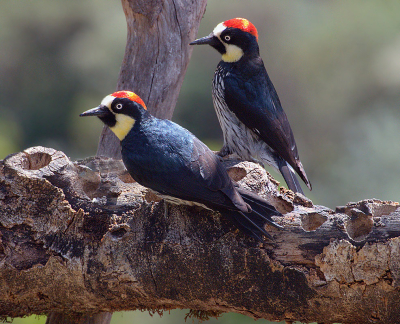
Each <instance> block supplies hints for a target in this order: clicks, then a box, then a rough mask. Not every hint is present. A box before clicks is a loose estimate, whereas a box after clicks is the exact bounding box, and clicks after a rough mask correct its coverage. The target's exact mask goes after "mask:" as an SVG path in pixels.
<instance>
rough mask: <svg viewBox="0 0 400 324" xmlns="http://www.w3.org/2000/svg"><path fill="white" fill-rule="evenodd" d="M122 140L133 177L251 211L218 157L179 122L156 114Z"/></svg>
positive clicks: (159, 189) (177, 192) (213, 203)
mask: <svg viewBox="0 0 400 324" xmlns="http://www.w3.org/2000/svg"><path fill="white" fill-rule="evenodd" d="M146 126H147V127H146V128H145V129H144V130H142V131H141V132H140V133H137V134H133V133H132V134H129V136H130V138H129V140H127V141H125V140H124V141H123V142H122V157H123V160H124V163H125V165H126V167H127V169H128V171H129V173H130V174H131V175H132V177H133V178H134V179H135V180H136V181H137V182H139V183H140V184H142V185H143V186H145V187H148V188H151V189H153V190H155V191H157V192H159V193H161V194H165V195H169V196H173V197H176V198H179V199H183V200H188V201H195V202H199V203H203V204H205V205H207V206H214V207H223V208H229V209H238V210H241V211H244V212H247V211H248V206H247V204H246V203H245V202H244V201H243V199H242V198H241V197H240V195H239V194H238V193H237V192H236V190H235V189H234V187H233V183H232V181H231V179H230V178H229V176H228V174H227V172H226V170H225V168H224V167H223V165H222V164H221V162H220V161H219V159H218V157H217V156H216V155H215V154H214V153H213V152H212V151H211V150H210V149H209V148H208V147H207V146H206V145H205V144H203V143H202V142H201V141H200V140H198V139H197V138H196V137H195V136H194V135H193V134H192V133H190V132H189V131H187V130H186V129H184V128H182V127H180V126H179V125H177V124H175V123H173V122H171V121H168V120H160V119H157V118H154V119H152V120H151V123H150V122H149V123H148V125H146Z"/></svg>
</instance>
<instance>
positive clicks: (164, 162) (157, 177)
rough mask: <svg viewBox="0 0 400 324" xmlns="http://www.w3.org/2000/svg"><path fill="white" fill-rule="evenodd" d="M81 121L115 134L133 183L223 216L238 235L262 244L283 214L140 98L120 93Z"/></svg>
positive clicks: (180, 128) (212, 154)
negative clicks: (95, 121) (92, 120)
mask: <svg viewBox="0 0 400 324" xmlns="http://www.w3.org/2000/svg"><path fill="white" fill-rule="evenodd" d="M80 116H98V117H99V118H100V119H101V120H102V121H103V122H104V124H106V125H107V126H108V127H110V129H111V130H112V131H113V132H114V133H115V135H117V137H118V138H119V139H120V141H121V146H122V160H123V162H124V164H125V166H126V168H127V170H128V172H129V174H130V175H131V176H132V178H133V179H134V180H135V181H137V182H138V183H140V184H141V185H143V186H145V187H147V188H150V189H151V190H152V191H154V192H156V194H158V195H159V196H160V197H161V198H163V199H165V200H166V201H168V202H170V203H173V204H188V205H200V206H202V207H205V208H207V209H212V210H216V211H219V212H220V213H221V214H222V215H223V216H225V217H227V218H228V219H229V220H231V221H232V222H233V223H234V224H235V225H236V226H237V227H238V228H239V229H240V230H242V231H243V232H245V233H246V234H248V235H250V236H252V237H254V238H255V239H257V240H258V241H262V235H265V236H266V237H268V238H271V236H270V235H269V234H268V233H267V232H266V231H265V229H264V225H265V224H266V223H268V224H270V225H272V226H275V227H278V228H281V226H280V225H278V224H276V223H275V222H274V221H273V220H272V218H271V216H273V215H276V216H278V215H281V214H280V213H279V212H278V211H277V210H276V209H275V208H274V207H273V206H271V205H270V204H268V202H267V201H266V200H264V199H262V198H261V197H259V196H257V195H256V194H254V193H251V192H249V191H246V190H244V189H242V188H239V187H238V185H237V184H236V183H234V182H233V181H232V180H231V178H230V177H229V176H228V173H227V172H226V170H225V168H224V166H223V165H222V163H221V162H220V160H219V158H218V156H217V155H215V154H214V153H213V152H212V151H211V150H210V149H209V148H208V147H207V146H206V145H205V144H204V143H202V142H201V141H200V140H199V139H197V138H196V137H195V136H194V135H193V134H192V133H190V132H189V131H188V130H186V129H185V128H182V127H181V126H179V125H177V124H175V123H174V122H172V121H170V120H164V119H158V118H156V117H154V116H152V115H151V114H150V113H149V112H148V111H147V109H146V106H145V104H144V102H143V101H142V99H140V97H139V96H137V95H136V94H135V93H133V92H130V91H117V92H114V93H113V94H111V95H108V96H106V97H105V98H104V99H103V101H102V102H101V104H100V105H99V106H98V107H96V108H93V109H90V110H88V111H85V112H84V113H82V114H80Z"/></svg>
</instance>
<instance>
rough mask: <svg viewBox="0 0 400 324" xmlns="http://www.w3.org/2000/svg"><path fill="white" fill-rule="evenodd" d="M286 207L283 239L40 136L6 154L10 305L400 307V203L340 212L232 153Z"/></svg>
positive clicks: (366, 310) (364, 312)
mask: <svg viewBox="0 0 400 324" xmlns="http://www.w3.org/2000/svg"><path fill="white" fill-rule="evenodd" d="M225 164H226V166H227V168H228V169H229V173H230V175H231V176H232V177H233V178H234V179H235V180H237V181H238V182H239V183H240V185H242V186H244V187H247V188H249V189H251V190H253V191H255V192H257V193H259V194H260V195H262V196H263V197H265V198H266V199H268V200H269V201H270V202H271V203H272V204H273V205H275V206H276V207H277V209H278V210H279V211H281V212H282V213H284V216H283V217H277V218H276V219H275V220H276V221H277V222H279V223H280V224H281V225H283V226H284V227H285V229H284V230H276V229H274V228H268V229H267V230H268V231H269V232H270V233H271V234H272V236H273V237H274V241H273V242H268V243H265V244H259V243H257V242H255V241H254V240H252V239H250V238H248V237H246V236H244V235H242V234H241V233H238V232H237V231H236V230H235V228H234V227H233V226H232V225H231V224H230V223H228V222H227V221H226V220H225V219H224V218H222V217H221V216H220V215H219V214H218V213H213V212H211V211H208V210H205V209H202V208H200V207H184V206H171V205H168V206H167V207H168V208H167V210H166V209H165V206H164V203H163V202H160V201H159V199H158V198H157V197H156V196H155V195H153V194H151V193H150V192H149V191H148V190H146V189H145V188H143V187H142V186H140V185H138V184H137V183H135V182H133V180H132V179H131V178H130V176H129V175H128V174H127V172H126V170H125V168H124V167H123V165H122V162H121V161H116V160H112V159H107V158H100V157H96V158H89V159H86V160H84V161H78V162H71V161H70V160H69V159H68V158H67V157H66V156H65V155H64V154H63V153H62V152H58V151H55V150H53V149H47V148H43V147H35V148H30V149H27V150H25V151H24V152H21V153H18V154H14V155H11V156H8V157H7V158H6V159H5V160H4V161H0V286H1V287H2V289H0V314H1V315H3V316H12V317H15V316H24V315H29V314H43V313H48V312H59V313H69V314H71V315H75V316H77V314H80V313H85V314H90V313H93V314H95V313H99V312H114V311H121V310H134V309H150V310H156V309H157V310H161V309H173V308H190V309H193V310H200V311H207V312H211V313H213V314H215V313H216V312H236V313H241V314H245V315H248V316H252V317H254V318H267V319H270V320H288V321H294V320H298V321H304V322H311V321H316V322H321V323H333V322H340V323H370V322H371V321H373V322H374V323H395V322H396V321H397V320H398V318H400V307H399V306H400V305H399V303H400V298H399V297H400V296H399V288H398V287H399V285H400V284H399V283H400V272H399V269H400V244H399V237H398V236H399V235H400V218H399V216H400V215H399V214H400V211H399V208H398V203H393V202H382V201H378V200H364V201H361V202H358V203H350V204H348V205H346V206H344V207H338V208H337V209H336V211H335V212H334V211H333V210H330V209H329V208H326V207H323V206H315V205H313V204H312V202H311V201H310V200H308V199H306V198H305V197H304V196H301V195H298V194H296V195H293V193H292V192H290V191H281V192H280V191H278V190H277V189H278V184H277V183H276V182H275V181H274V180H273V179H272V178H271V177H270V176H269V175H268V174H267V173H266V172H265V170H263V169H262V168H260V167H259V166H258V165H256V164H253V163H250V162H240V163H237V162H235V161H227V162H225Z"/></svg>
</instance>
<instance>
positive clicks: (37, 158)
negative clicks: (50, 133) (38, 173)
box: [24, 152, 51, 170]
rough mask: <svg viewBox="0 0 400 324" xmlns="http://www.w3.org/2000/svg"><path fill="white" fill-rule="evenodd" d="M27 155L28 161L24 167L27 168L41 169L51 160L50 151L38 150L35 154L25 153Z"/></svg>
mask: <svg viewBox="0 0 400 324" xmlns="http://www.w3.org/2000/svg"><path fill="white" fill-rule="evenodd" d="M25 154H26V157H27V161H26V162H27V163H26V164H25V165H24V167H25V168H26V169H27V170H39V169H41V168H44V167H45V166H48V165H49V164H50V162H51V155H50V154H48V153H43V152H37V153H33V154H29V153H25Z"/></svg>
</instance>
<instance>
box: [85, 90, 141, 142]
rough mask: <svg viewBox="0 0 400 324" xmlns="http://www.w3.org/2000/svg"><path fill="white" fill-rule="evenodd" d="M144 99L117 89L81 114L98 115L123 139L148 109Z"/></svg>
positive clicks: (130, 92)
mask: <svg viewBox="0 0 400 324" xmlns="http://www.w3.org/2000/svg"><path fill="white" fill-rule="evenodd" d="M146 109H147V108H146V105H145V104H144V102H143V100H142V99H141V98H140V97H139V96H138V95H137V94H135V93H134V92H132V91H117V92H114V93H112V94H110V95H108V96H106V97H105V98H104V99H103V100H102V101H101V104H100V105H99V106H98V107H96V108H92V109H89V110H87V111H85V112H83V113H81V114H80V115H79V116H81V117H84V116H97V117H99V118H100V119H101V120H102V122H103V123H104V124H106V125H107V126H108V127H110V129H111V130H112V131H113V132H114V134H115V135H117V137H118V138H119V140H120V141H122V140H123V139H124V138H125V136H126V135H127V134H128V133H129V131H130V130H131V129H132V128H133V126H134V125H135V122H136V121H137V120H138V119H139V118H141V116H142V115H143V113H144V112H145V111H146Z"/></svg>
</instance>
